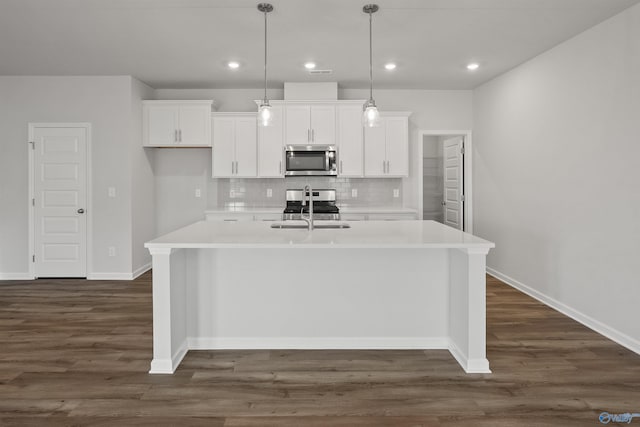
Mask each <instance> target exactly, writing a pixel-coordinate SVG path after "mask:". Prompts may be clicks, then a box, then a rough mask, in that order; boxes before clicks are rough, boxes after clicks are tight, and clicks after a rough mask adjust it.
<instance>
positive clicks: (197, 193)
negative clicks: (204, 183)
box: [196, 188, 202, 197]
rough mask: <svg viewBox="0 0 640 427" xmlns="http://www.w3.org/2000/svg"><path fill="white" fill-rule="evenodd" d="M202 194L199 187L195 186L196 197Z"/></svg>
mask: <svg viewBox="0 0 640 427" xmlns="http://www.w3.org/2000/svg"><path fill="white" fill-rule="evenodd" d="M201 196H202V192H201V191H200V189H199V188H196V197H201Z"/></svg>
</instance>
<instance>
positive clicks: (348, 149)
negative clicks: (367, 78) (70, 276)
mask: <svg viewBox="0 0 640 427" xmlns="http://www.w3.org/2000/svg"><path fill="white" fill-rule="evenodd" d="M363 132H364V130H363V127H362V107H360V106H357V105H345V106H339V107H338V175H339V176H345V177H361V176H362V174H363V152H362V138H363Z"/></svg>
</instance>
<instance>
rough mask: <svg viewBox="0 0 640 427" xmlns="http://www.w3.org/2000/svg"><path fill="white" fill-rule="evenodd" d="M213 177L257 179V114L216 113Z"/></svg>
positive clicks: (214, 122) (214, 118)
mask: <svg viewBox="0 0 640 427" xmlns="http://www.w3.org/2000/svg"><path fill="white" fill-rule="evenodd" d="M210 120H211V126H212V127H213V138H212V140H213V149H212V150H211V155H212V162H211V165H212V176H213V177H214V178H255V177H256V176H257V169H258V168H257V133H258V132H257V122H256V113H214V114H213V115H212V116H211V119H210Z"/></svg>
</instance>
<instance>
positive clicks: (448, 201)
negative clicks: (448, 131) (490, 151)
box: [443, 136, 464, 230]
mask: <svg viewBox="0 0 640 427" xmlns="http://www.w3.org/2000/svg"><path fill="white" fill-rule="evenodd" d="M463 143H464V138H463V137H461V136H456V137H454V138H451V139H447V140H445V141H444V180H443V181H444V202H443V208H444V223H445V224H446V225H448V226H450V227H453V228H457V229H459V230H463V229H464V226H463V225H464V221H463V217H462V215H463V212H464V209H463V203H464V202H463V200H462V196H463V194H464V188H463V182H464V181H463V176H462V171H463V161H462V145H463Z"/></svg>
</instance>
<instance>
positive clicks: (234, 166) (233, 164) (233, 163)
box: [231, 160, 236, 175]
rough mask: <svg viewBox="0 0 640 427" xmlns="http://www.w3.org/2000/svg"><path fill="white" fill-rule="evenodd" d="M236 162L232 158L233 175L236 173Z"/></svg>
mask: <svg viewBox="0 0 640 427" xmlns="http://www.w3.org/2000/svg"><path fill="white" fill-rule="evenodd" d="M235 163H236V162H234V161H233V160H231V175H233V174H234V173H235V168H236V164H235Z"/></svg>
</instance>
